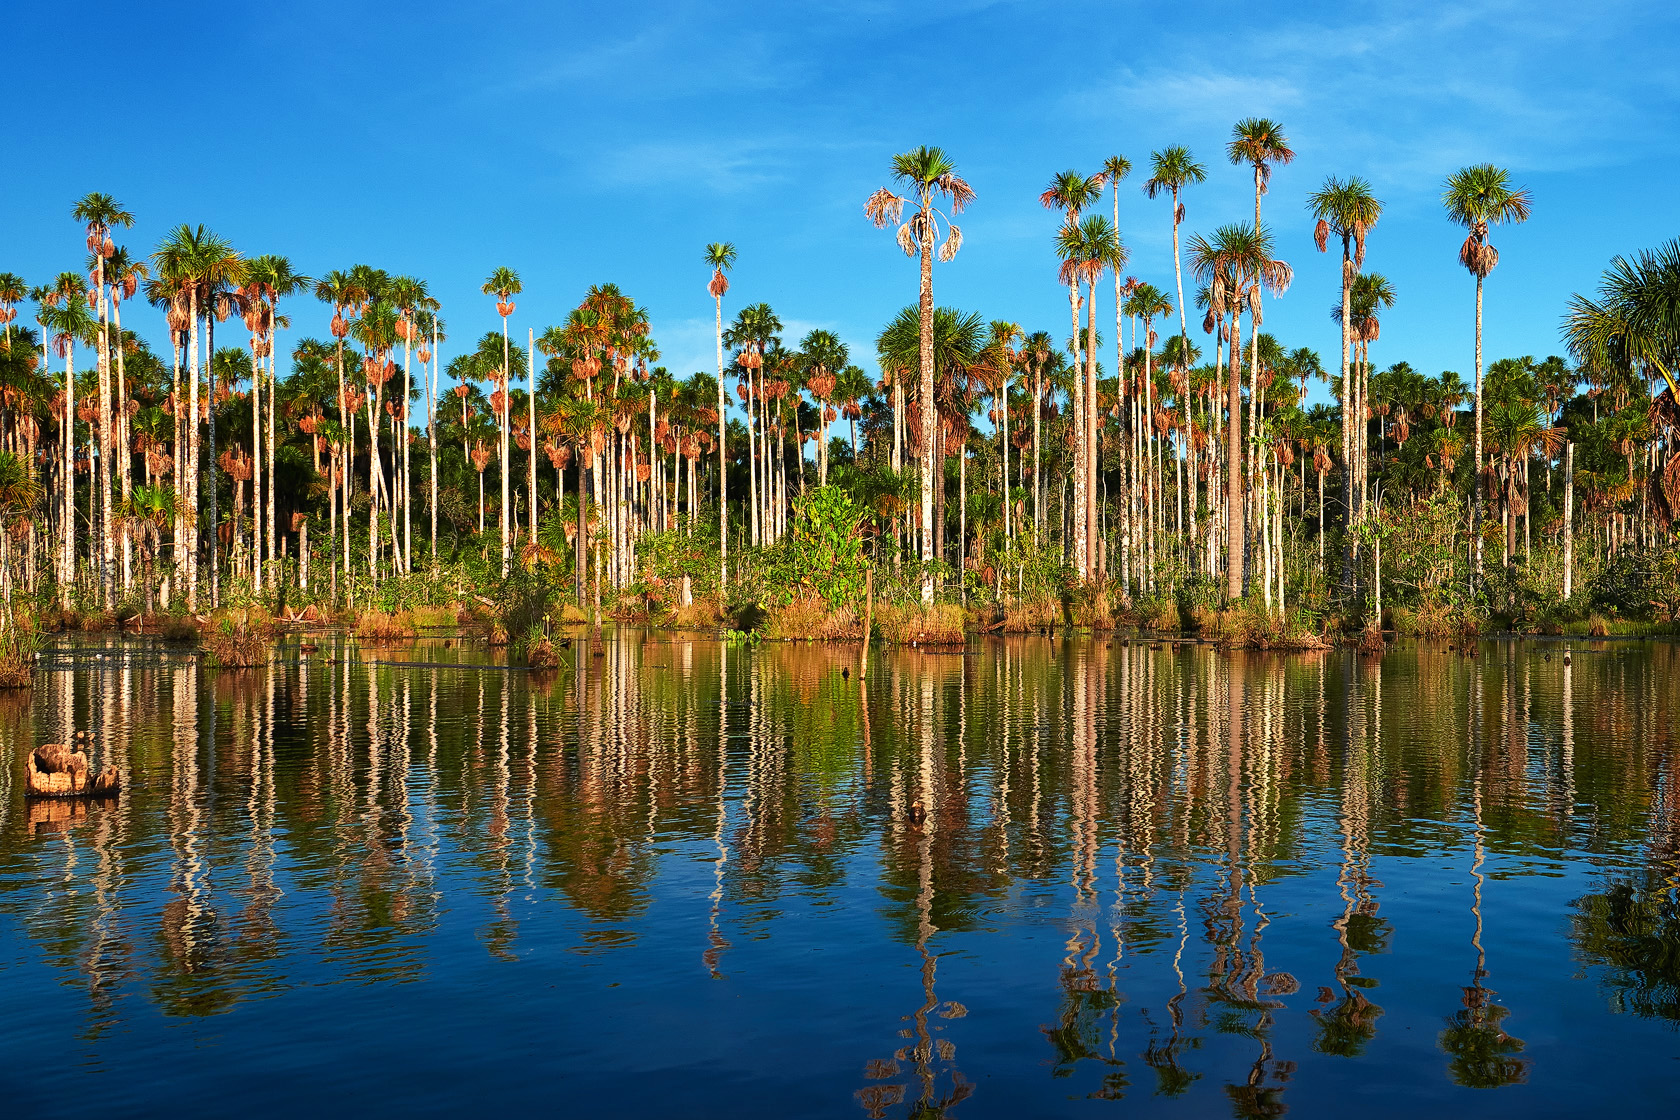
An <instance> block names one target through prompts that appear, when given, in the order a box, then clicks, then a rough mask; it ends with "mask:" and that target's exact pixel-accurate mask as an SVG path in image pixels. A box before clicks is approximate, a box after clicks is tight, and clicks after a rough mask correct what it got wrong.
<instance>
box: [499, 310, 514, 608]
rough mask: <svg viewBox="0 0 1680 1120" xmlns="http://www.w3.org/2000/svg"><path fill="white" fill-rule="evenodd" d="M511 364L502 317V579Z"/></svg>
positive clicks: (509, 551) (507, 540) (509, 546)
mask: <svg viewBox="0 0 1680 1120" xmlns="http://www.w3.org/2000/svg"><path fill="white" fill-rule="evenodd" d="M512 381H513V362H512V358H511V351H510V350H509V349H508V321H507V316H506V315H503V316H502V407H501V409H500V410H499V415H498V416H497V421H498V423H499V424H500V428H501V440H502V446H501V452H502V578H503V579H506V578H507V574H508V568H509V566H510V565H511V564H512V562H513V541H512V539H511V537H510V536H509V533H510V532H511V529H512V526H511V525H510V523H509V521H508V481H509V479H508V422H509V421H510V420H511V419H512V406H513V398H512V395H511V394H512V392H513V385H512Z"/></svg>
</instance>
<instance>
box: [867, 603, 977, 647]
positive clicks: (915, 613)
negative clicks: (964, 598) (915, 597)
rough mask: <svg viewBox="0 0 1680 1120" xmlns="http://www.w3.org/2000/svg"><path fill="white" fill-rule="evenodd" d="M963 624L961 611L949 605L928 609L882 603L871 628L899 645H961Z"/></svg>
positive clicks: (934, 606) (918, 606) (934, 605)
mask: <svg viewBox="0 0 1680 1120" xmlns="http://www.w3.org/2000/svg"><path fill="white" fill-rule="evenodd" d="M963 623H964V618H963V611H962V608H961V607H958V606H955V605H953V604H951V603H935V604H933V605H932V606H931V607H927V606H923V605H922V604H920V603H917V604H915V605H913V606H899V605H897V604H893V603H886V604H879V605H877V606H876V608H875V625H876V627H877V628H878V629H879V630H880V632H881V636H882V637H883V638H885V639H886V640H887V641H889V642H897V643H899V644H900V645H923V646H954V645H961V644H962V643H963V640H964V638H965V634H964V631H963Z"/></svg>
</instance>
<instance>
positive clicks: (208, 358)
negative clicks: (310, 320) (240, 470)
mask: <svg viewBox="0 0 1680 1120" xmlns="http://www.w3.org/2000/svg"><path fill="white" fill-rule="evenodd" d="M204 346H205V350H206V351H207V353H206V354H205V356H204V374H205V377H204V385H205V391H206V392H208V393H209V394H210V396H209V400H208V401H207V404H208V408H207V410H206V413H205V424H204V432H205V438H206V439H207V440H208V441H209V446H208V447H207V448H206V451H207V452H208V453H207V454H206V455H205V458H204V473H205V475H206V476H207V478H206V481H207V482H208V484H209V487H210V606H211V608H212V609H215V608H218V607H220V606H221V605H222V539H221V537H222V534H221V502H222V496H221V492H220V490H219V489H218V486H217V483H218V481H219V480H218V478H217V476H216V470H217V464H216V309H215V301H214V299H212V300H211V306H209V307H206V308H205V309H204Z"/></svg>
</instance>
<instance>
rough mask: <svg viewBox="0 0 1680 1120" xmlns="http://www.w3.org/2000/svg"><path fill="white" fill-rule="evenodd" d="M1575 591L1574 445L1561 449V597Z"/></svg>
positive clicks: (1569, 444) (1567, 596)
mask: <svg viewBox="0 0 1680 1120" xmlns="http://www.w3.org/2000/svg"><path fill="white" fill-rule="evenodd" d="M1574 591H1575V445H1574V444H1573V443H1566V444H1564V447H1563V597H1564V599H1565V600H1566V601H1567V600H1568V599H1569V597H1570V596H1571V595H1572V594H1574Z"/></svg>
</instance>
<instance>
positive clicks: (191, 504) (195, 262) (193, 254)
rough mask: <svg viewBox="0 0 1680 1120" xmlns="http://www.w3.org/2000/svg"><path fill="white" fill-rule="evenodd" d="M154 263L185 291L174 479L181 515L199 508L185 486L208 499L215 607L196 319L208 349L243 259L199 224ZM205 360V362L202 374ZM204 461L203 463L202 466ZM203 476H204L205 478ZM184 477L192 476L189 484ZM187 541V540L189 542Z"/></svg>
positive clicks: (212, 433)
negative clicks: (181, 433)
mask: <svg viewBox="0 0 1680 1120" xmlns="http://www.w3.org/2000/svg"><path fill="white" fill-rule="evenodd" d="M152 260H153V266H154V268H155V269H156V271H157V273H158V277H159V279H160V280H161V281H163V282H164V283H165V284H167V285H170V286H174V287H176V288H177V289H179V290H180V291H183V292H184V293H185V295H186V297H187V298H186V301H185V302H186V308H185V310H186V312H187V325H188V328H189V330H190V332H191V333H190V341H189V342H188V346H187V365H188V367H189V368H190V369H191V370H192V380H191V382H190V387H189V395H188V403H187V456H188V461H187V464H186V468H187V469H186V470H185V471H184V472H183V477H181V479H180V480H179V482H180V487H181V497H182V501H181V504H182V505H183V506H184V507H185V511H184V512H183V517H184V518H187V519H192V518H193V517H194V514H195V512H196V510H197V506H198V495H197V494H194V495H191V496H189V495H187V493H186V489H185V488H186V486H188V485H194V486H196V487H197V488H198V491H199V492H200V493H202V492H204V491H208V496H209V499H210V522H211V532H210V533H209V534H208V535H209V545H210V601H211V604H212V605H215V604H216V603H217V602H218V600H219V595H220V589H221V585H220V579H219V577H218V573H217V564H218V562H219V560H220V547H219V540H218V534H217V533H216V532H215V528H216V522H217V514H218V498H217V492H216V485H215V482H216V477H215V471H216V467H215V462H216V409H215V403H214V396H215V394H214V387H213V386H212V387H211V399H210V401H209V404H208V407H207V409H206V419H207V424H206V434H207V438H208V443H209V448H208V455H207V456H204V455H201V454H200V447H199V435H198V417H199V382H200V378H199V365H198V356H199V345H198V338H199V321H200V319H201V317H202V318H203V320H204V322H205V329H206V331H207V338H208V343H207V346H206V350H207V351H209V350H213V349H214V346H215V341H214V340H215V333H214V332H215V326H214V322H215V318H216V317H217V316H220V317H223V318H225V317H226V314H227V311H228V304H227V302H226V299H227V293H228V291H229V289H231V288H236V287H238V286H239V285H240V284H242V283H244V282H245V267H246V265H245V261H244V260H243V259H242V258H241V257H240V255H239V253H238V252H236V251H235V250H234V248H233V244H232V243H231V242H230V241H228V240H227V239H226V238H224V237H220V236H217V235H216V234H214V233H212V232H211V231H210V230H208V229H205V228H204V227H203V226H202V225H201V226H187V225H181V226H177V227H176V228H175V229H174V230H172V231H171V232H170V233H169V234H168V235H167V236H166V237H165V238H164V240H163V242H162V243H161V244H160V245H159V246H158V248H157V250H156V251H155V252H154V253H153V255H152ZM208 368H209V363H208V362H206V363H205V369H206V372H207V371H208ZM205 462H208V464H209V465H208V466H207V467H206V466H202V464H204V463H205ZM206 475H208V478H206V477H205V476H206ZM188 479H190V480H192V481H191V482H190V483H189V482H188ZM189 543H190V542H189ZM197 557H198V550H197V548H196V546H194V547H189V548H188V549H187V552H186V558H187V606H188V609H189V610H197V609H198V559H197Z"/></svg>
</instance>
